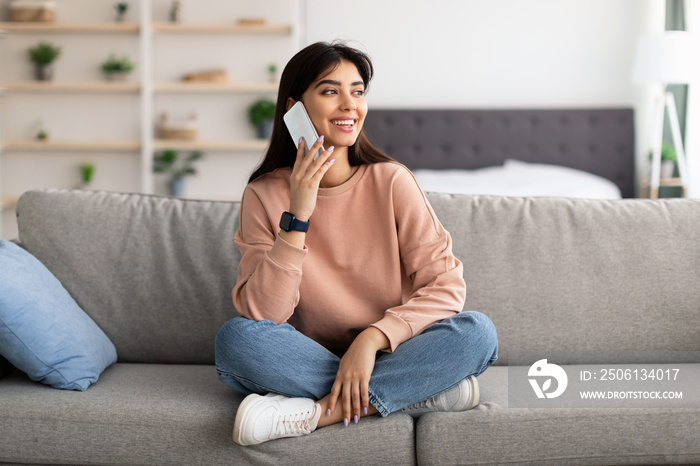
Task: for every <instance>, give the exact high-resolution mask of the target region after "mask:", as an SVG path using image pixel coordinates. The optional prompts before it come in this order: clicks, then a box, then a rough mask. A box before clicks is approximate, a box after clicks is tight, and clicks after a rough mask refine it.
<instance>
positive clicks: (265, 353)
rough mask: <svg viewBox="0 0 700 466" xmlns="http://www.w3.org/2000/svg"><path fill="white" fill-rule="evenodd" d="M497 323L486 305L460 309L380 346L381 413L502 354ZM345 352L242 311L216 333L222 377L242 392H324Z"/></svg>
mask: <svg viewBox="0 0 700 466" xmlns="http://www.w3.org/2000/svg"><path fill="white" fill-rule="evenodd" d="M497 354H498V342H497V338H496V328H495V327H494V326H493V323H492V322H491V320H490V319H489V318H488V317H486V316H485V315H484V314H482V313H480V312H474V311H470V312H461V313H459V314H455V315H454V316H452V317H450V318H449V319H445V320H443V321H441V322H438V323H436V324H434V325H433V326H431V327H429V328H427V329H426V330H424V331H423V333H421V334H420V335H418V336H416V337H414V338H411V339H410V340H408V341H405V342H404V343H402V344H400V345H399V346H398V347H397V348H396V350H395V351H394V352H393V353H385V352H379V353H377V360H376V363H375V366H374V371H373V372H372V377H371V378H370V382H369V398H370V403H372V405H373V406H374V407H375V408H377V410H378V411H379V413H380V414H381V415H382V416H386V415H388V414H389V413H391V412H394V411H397V410H400V409H402V408H404V407H406V406H408V405H410V404H413V403H418V402H420V401H423V400H426V399H428V398H430V397H432V396H435V395H437V394H438V393H440V392H442V391H444V390H447V389H448V388H450V387H452V386H454V385H456V384H457V383H459V382H460V381H461V380H463V379H465V378H467V377H469V376H472V375H474V376H478V375H479V374H481V373H482V372H484V371H485V370H486V369H487V368H488V367H489V366H490V365H491V364H493V362H494V361H495V360H496V357H497ZM339 364H340V358H339V357H338V356H336V355H335V354H333V353H332V352H330V351H329V350H327V349H326V348H325V347H323V346H321V345H320V344H319V343H316V342H315V341H313V340H312V339H310V338H308V337H307V336H305V335H303V334H302V333H301V332H298V331H297V330H296V329H295V328H294V327H292V326H291V325H289V324H281V325H278V324H275V323H274V322H272V321H269V320H263V321H260V322H256V321H253V320H249V319H245V318H243V317H236V318H234V319H231V320H229V321H228V322H226V323H225V324H224V326H223V327H222V328H221V330H219V333H218V334H217V336H216V371H217V373H218V375H219V379H220V380H221V381H222V382H224V383H225V384H227V385H228V386H230V387H232V388H234V389H235V390H238V391H239V392H242V393H245V394H250V393H259V394H266V393H269V392H274V393H279V394H280V395H285V396H289V397H295V398H311V399H313V400H319V399H321V398H323V397H324V396H326V395H327V394H328V393H330V391H331V387H332V386H333V382H334V381H335V376H336V373H337V371H338V366H339Z"/></svg>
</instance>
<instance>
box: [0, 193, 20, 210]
mask: <svg viewBox="0 0 700 466" xmlns="http://www.w3.org/2000/svg"><path fill="white" fill-rule="evenodd" d="M18 199H19V198H17V197H9V196H3V197H2V199H0V208H2V209H14V208H16V207H17V200H18Z"/></svg>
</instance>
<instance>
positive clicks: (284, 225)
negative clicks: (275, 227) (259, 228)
mask: <svg viewBox="0 0 700 466" xmlns="http://www.w3.org/2000/svg"><path fill="white" fill-rule="evenodd" d="M292 220H294V217H293V216H292V214H290V213H289V212H284V213H283V214H282V218H280V228H281V229H283V230H284V231H289V230H290V229H291V227H292Z"/></svg>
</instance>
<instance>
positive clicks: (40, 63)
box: [29, 41, 61, 81]
mask: <svg viewBox="0 0 700 466" xmlns="http://www.w3.org/2000/svg"><path fill="white" fill-rule="evenodd" d="M59 55H61V47H58V46H55V45H53V44H51V43H49V42H43V41H42V42H39V44H37V45H36V46H35V47H30V48H29V58H30V59H31V60H32V62H33V63H34V66H35V68H34V70H35V77H36V79H37V80H39V81H51V80H52V79H53V65H52V64H53V62H54V61H55V60H56V59H57V58H58V57H59Z"/></svg>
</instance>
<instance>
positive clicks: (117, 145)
mask: <svg viewBox="0 0 700 466" xmlns="http://www.w3.org/2000/svg"><path fill="white" fill-rule="evenodd" d="M0 147H1V148H2V149H3V150H27V151H68V150H75V151H138V150H140V149H141V143H140V142H138V141H108V140H104V141H101V140H96V141H89V140H88V141H79V140H49V141H33V140H7V141H1V142H0Z"/></svg>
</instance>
